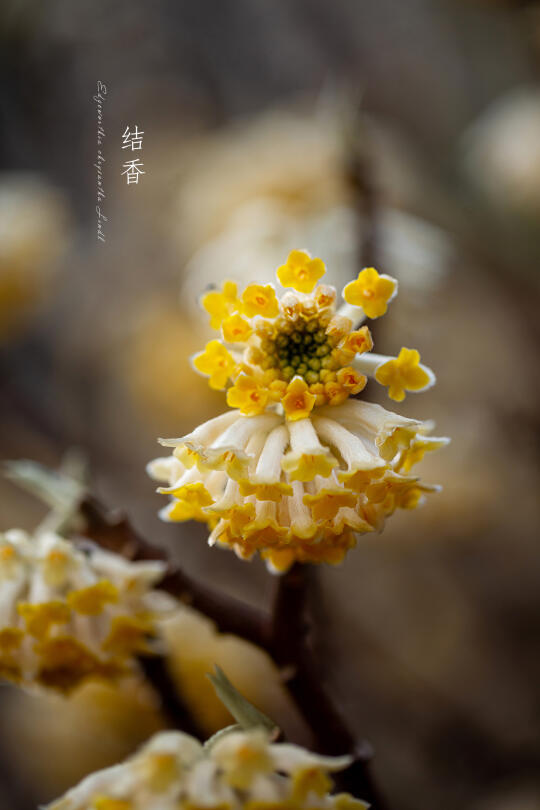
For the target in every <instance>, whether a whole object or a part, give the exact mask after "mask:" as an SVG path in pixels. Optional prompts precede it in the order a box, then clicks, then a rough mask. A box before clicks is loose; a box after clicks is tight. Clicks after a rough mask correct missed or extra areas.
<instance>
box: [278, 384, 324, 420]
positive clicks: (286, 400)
mask: <svg viewBox="0 0 540 810" xmlns="http://www.w3.org/2000/svg"><path fill="white" fill-rule="evenodd" d="M315 400H316V396H315V395H314V394H312V393H311V392H310V390H309V388H308V385H307V383H306V382H305V380H303V379H302V378H301V377H295V378H294V379H293V380H292V381H291V382H290V383H289V385H288V386H287V393H286V394H285V396H284V397H283V399H282V401H281V404H282V405H283V410H284V411H285V416H286V417H287V419H289V420H290V421H291V422H296V420H297V419H304V418H305V417H306V416H309V414H310V413H311V411H312V410H313V406H314V405H315Z"/></svg>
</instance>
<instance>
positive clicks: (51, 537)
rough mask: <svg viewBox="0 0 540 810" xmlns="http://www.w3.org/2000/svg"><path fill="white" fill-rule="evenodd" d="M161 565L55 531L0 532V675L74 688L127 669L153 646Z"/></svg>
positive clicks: (28, 683) (27, 683)
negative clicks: (84, 544) (84, 545)
mask: <svg viewBox="0 0 540 810" xmlns="http://www.w3.org/2000/svg"><path fill="white" fill-rule="evenodd" d="M163 569H164V566H163V564H162V563H155V562H148V563H147V562H144V563H139V562H136V563H133V562H128V561H126V560H124V558H123V557H119V556H117V555H116V554H111V553H109V552H105V551H102V550H101V549H99V548H97V547H93V546H92V547H89V548H88V549H87V550H86V549H85V550H84V551H83V550H81V549H78V548H75V547H74V546H73V545H72V544H71V543H69V542H68V541H66V540H64V539H62V538H61V537H59V536H58V535H56V534H54V533H51V532H46V533H42V534H37V535H36V536H35V537H30V536H28V535H27V534H26V533H25V532H22V531H19V530H11V531H8V532H6V533H5V534H4V535H0V583H1V586H2V601H1V604H0V677H2V678H5V679H7V680H11V681H14V682H16V683H20V684H22V685H24V686H43V687H49V688H53V689H57V690H60V691H68V690H70V689H72V688H73V687H75V686H77V684H79V683H80V682H81V681H83V680H85V679H87V678H90V677H94V678H96V677H97V678H114V677H119V676H121V675H123V674H125V673H126V672H127V671H129V668H130V666H132V665H133V657H134V656H135V655H137V653H142V652H145V651H146V652H147V651H149V649H150V647H149V640H150V637H151V635H152V633H153V632H154V620H155V618H156V616H157V612H158V611H161V607H163V606H164V604H165V602H166V598H165V595H164V594H163V595H161V594H159V593H158V592H156V591H151V590H150V589H151V586H152V585H153V584H154V582H156V581H157V580H158V579H160V578H161V577H162V576H163V573H164V570H163ZM162 597H163V598H162ZM160 605H161V607H160Z"/></svg>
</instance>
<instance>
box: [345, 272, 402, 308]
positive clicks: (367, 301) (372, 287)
mask: <svg viewBox="0 0 540 810" xmlns="http://www.w3.org/2000/svg"><path fill="white" fill-rule="evenodd" d="M396 292H397V281H396V280H395V279H394V278H391V277H390V276H385V275H382V276H381V275H379V273H378V272H377V271H376V270H375V268H374V267H366V268H364V270H362V271H361V272H360V273H359V274H358V278H357V279H356V281H351V282H350V283H349V284H347V286H346V287H345V289H344V290H343V297H344V299H345V301H346V302H347V303H348V304H352V305H353V306H356V307H362V309H363V310H364V312H365V313H366V316H367V317H368V318H379V317H380V316H381V315H384V314H385V313H386V310H387V309H388V303H389V301H391V300H392V298H393V297H394V295H395V294H396Z"/></svg>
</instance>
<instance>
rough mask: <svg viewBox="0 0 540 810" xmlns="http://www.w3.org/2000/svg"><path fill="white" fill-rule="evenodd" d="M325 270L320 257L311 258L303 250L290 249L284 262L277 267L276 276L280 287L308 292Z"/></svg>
mask: <svg viewBox="0 0 540 810" xmlns="http://www.w3.org/2000/svg"><path fill="white" fill-rule="evenodd" d="M325 272H326V268H325V266H324V262H323V261H322V259H312V258H311V256H310V255H309V253H307V252H306V251H305V250H291V252H290V253H289V256H288V258H287V262H286V264H282V265H281V267H278V269H277V277H278V281H279V283H280V284H281V286H282V287H292V288H293V290H297V291H298V292H302V293H310V292H311V291H312V290H313V288H314V287H315V285H316V283H317V281H318V280H319V279H320V278H322V276H324V274H325Z"/></svg>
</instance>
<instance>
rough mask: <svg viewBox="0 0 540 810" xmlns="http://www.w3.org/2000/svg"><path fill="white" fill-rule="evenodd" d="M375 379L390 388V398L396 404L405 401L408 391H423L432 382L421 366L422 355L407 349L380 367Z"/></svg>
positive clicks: (414, 350) (403, 349)
mask: <svg viewBox="0 0 540 810" xmlns="http://www.w3.org/2000/svg"><path fill="white" fill-rule="evenodd" d="M375 379H376V380H377V382H379V383H380V384H381V385H386V386H388V396H389V397H390V399H393V400H395V401H396V402H402V401H403V400H404V399H405V392H406V391H422V390H423V389H424V388H426V387H427V386H428V385H429V384H430V382H431V378H430V376H429V374H428V373H427V372H426V371H425V370H424V369H423V368H422V367H421V366H420V353H419V352H417V350H416V349H406V348H405V347H403V348H402V349H401V351H400V353H399V355H398V356H397V357H395V358H392V360H388V361H387V362H386V363H383V364H382V366H379V367H378V369H377V371H376V372H375Z"/></svg>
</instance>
